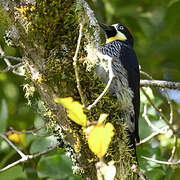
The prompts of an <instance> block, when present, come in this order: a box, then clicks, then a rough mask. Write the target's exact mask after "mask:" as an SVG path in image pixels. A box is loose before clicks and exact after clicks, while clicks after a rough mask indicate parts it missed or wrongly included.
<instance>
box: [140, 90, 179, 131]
mask: <svg viewBox="0 0 180 180" xmlns="http://www.w3.org/2000/svg"><path fill="white" fill-rule="evenodd" d="M141 91H142V92H143V94H144V95H145V96H146V98H147V100H148V101H149V103H150V104H151V105H152V106H153V107H154V109H155V110H156V111H157V112H158V114H159V115H160V116H161V117H162V118H163V119H164V121H165V122H166V124H167V125H168V126H169V128H170V129H171V130H172V131H173V133H174V134H176V131H175V130H174V128H173V125H172V124H171V123H170V122H169V120H168V119H167V117H166V116H165V115H164V114H163V113H162V112H161V111H160V110H159V108H158V107H157V106H156V105H155V104H154V103H153V102H152V100H151V99H150V97H149V96H148V94H147V93H146V91H145V90H144V89H143V88H142V87H141Z"/></svg>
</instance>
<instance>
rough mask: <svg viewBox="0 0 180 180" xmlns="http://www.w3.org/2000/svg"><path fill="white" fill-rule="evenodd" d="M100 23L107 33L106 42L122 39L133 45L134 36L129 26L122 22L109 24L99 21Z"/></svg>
mask: <svg viewBox="0 0 180 180" xmlns="http://www.w3.org/2000/svg"><path fill="white" fill-rule="evenodd" d="M99 25H100V27H101V28H102V29H103V30H104V31H105V33H106V43H110V42H112V41H116V40H120V41H124V42H126V43H127V44H128V45H131V46H132V47H133V42H134V40H133V36H132V33H131V31H130V30H129V29H128V28H127V27H125V26H123V25H122V24H113V25H111V26H107V25H105V24H102V23H99Z"/></svg>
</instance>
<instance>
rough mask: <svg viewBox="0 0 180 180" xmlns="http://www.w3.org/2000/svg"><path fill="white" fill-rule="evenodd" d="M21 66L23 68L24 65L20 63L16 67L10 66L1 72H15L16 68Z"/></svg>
mask: <svg viewBox="0 0 180 180" xmlns="http://www.w3.org/2000/svg"><path fill="white" fill-rule="evenodd" d="M20 66H23V63H18V64H15V65H9V66H7V68H5V69H3V70H1V71H0V73H4V72H8V71H11V70H14V69H16V68H18V67H20Z"/></svg>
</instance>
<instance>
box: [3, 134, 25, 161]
mask: <svg viewBox="0 0 180 180" xmlns="http://www.w3.org/2000/svg"><path fill="white" fill-rule="evenodd" d="M0 136H1V137H2V138H3V139H4V140H5V141H6V142H7V143H8V144H9V145H10V146H11V147H12V148H13V149H14V150H15V151H16V152H17V153H18V154H19V155H20V156H21V157H22V158H24V157H25V156H26V155H25V154H24V153H23V152H21V151H20V150H19V149H18V148H17V147H16V146H15V145H14V144H13V143H12V142H11V141H10V140H9V139H8V138H7V137H6V136H5V135H3V134H1V133H0Z"/></svg>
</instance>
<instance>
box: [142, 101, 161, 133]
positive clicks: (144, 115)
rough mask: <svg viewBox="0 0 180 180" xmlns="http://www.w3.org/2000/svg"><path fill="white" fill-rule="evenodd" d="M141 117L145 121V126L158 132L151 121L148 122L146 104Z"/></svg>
mask: <svg viewBox="0 0 180 180" xmlns="http://www.w3.org/2000/svg"><path fill="white" fill-rule="evenodd" d="M142 117H144V119H145V120H146V122H147V124H148V125H149V126H150V127H151V128H152V129H154V130H155V131H157V132H159V131H160V129H159V128H157V127H156V126H154V125H153V124H152V123H151V121H150V120H149V118H148V115H147V104H145V105H144V113H143V114H142Z"/></svg>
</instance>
